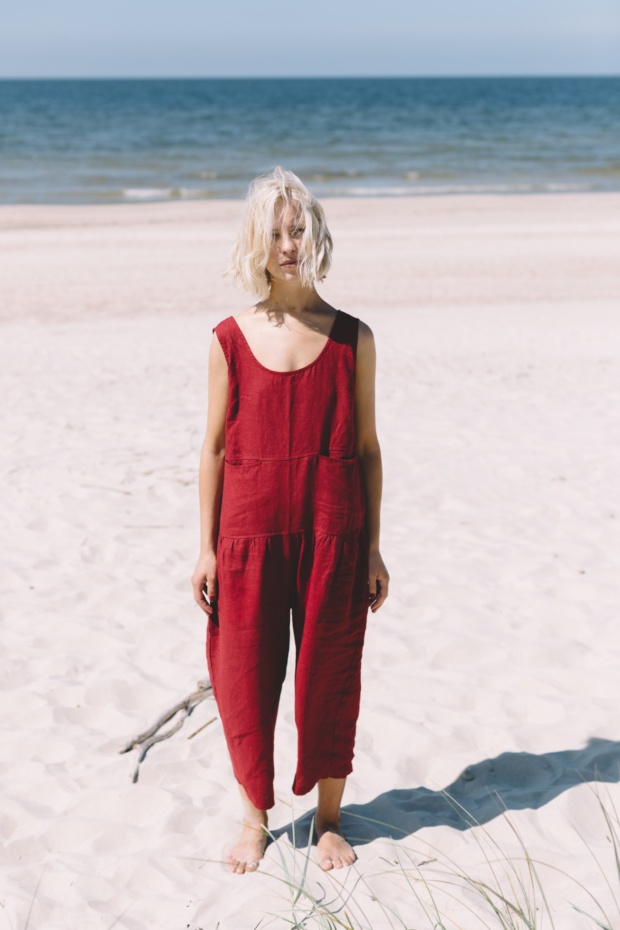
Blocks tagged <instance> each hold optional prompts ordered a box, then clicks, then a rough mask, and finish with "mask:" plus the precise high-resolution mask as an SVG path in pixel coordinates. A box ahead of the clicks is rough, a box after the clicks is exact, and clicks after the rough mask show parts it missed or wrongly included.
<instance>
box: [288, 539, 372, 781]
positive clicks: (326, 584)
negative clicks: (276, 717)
mask: <svg viewBox="0 0 620 930" xmlns="http://www.w3.org/2000/svg"><path fill="white" fill-rule="evenodd" d="M367 582H368V547H367V545H366V536H365V532H364V531H362V532H361V533H358V534H355V535H352V536H347V537H340V536H333V535H328V534H323V533H318V532H315V533H314V534H312V535H308V536H306V537H304V539H303V542H302V546H301V551H300V554H299V562H298V571H297V585H296V590H297V600H296V603H295V604H294V606H293V630H294V634H295V645H296V654H297V661H296V669H295V721H296V724H297V736H298V754H297V771H296V773H295V779H294V782H293V792H294V793H295V794H306V793H307V792H308V791H310V790H311V789H312V788H313V787H314V785H315V784H316V783H317V781H319V779H321V778H345V777H346V776H347V775H349V774H350V772H351V771H352V770H353V765H352V761H353V754H354V753H353V749H354V743H355V731H356V725H357V718H358V714H359V707H360V691H361V662H362V649H363V645H364V636H365V630H366V618H367V615H368V584H367Z"/></svg>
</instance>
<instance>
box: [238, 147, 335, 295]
mask: <svg viewBox="0 0 620 930" xmlns="http://www.w3.org/2000/svg"><path fill="white" fill-rule="evenodd" d="M288 204H293V205H294V206H295V207H296V210H297V215H298V217H300V218H301V217H303V219H304V221H305V223H304V225H305V231H304V234H303V237H302V240H301V247H300V250H299V266H298V267H299V277H300V279H301V281H302V283H303V284H305V285H306V286H308V287H309V286H312V285H313V284H314V283H315V282H316V281H323V280H324V278H325V277H326V275H327V272H328V271H329V268H330V265H331V260H332V248H333V243H332V237H331V235H330V232H329V229H328V228H327V223H326V222H325V214H324V212H323V207H322V206H321V204H320V203H319V202H318V200H317V199H316V198H315V197H314V196H313V195H312V194H311V193H310V191H309V190H308V188H307V187H306V185H305V184H304V183H303V182H302V181H301V180H300V179H299V178H298V177H297V175H296V174H293V172H292V171H286V170H285V169H284V168H281V167H280V166H279V165H277V166H276V167H275V168H273V169H272V170H271V171H269V172H267V173H266V174H261V175H259V176H258V177H257V178H255V179H254V180H253V181H252V183H251V184H250V188H249V190H248V194H247V197H246V202H245V212H244V216H243V220H242V223H241V229H240V230H239V234H238V236H237V239H236V242H235V244H234V246H233V250H232V256H231V260H230V264H229V266H228V268H227V269H226V271H225V272H224V274H229V275H232V277H233V278H234V279H235V281H236V282H237V283H238V284H239V285H240V286H241V288H242V289H243V290H244V291H249V292H250V293H251V294H255V295H257V296H258V297H260V298H261V300H263V299H264V298H266V297H268V296H269V292H270V290H271V284H270V281H269V273H268V272H267V268H266V265H267V261H268V259H269V250H270V248H271V241H272V239H271V237H272V232H273V225H274V222H275V220H276V218H277V215H278V213H279V212H280V209H281V208H282V209H284V208H285V207H286V206H287V205H288Z"/></svg>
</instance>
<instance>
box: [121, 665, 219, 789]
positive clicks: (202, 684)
mask: <svg viewBox="0 0 620 930" xmlns="http://www.w3.org/2000/svg"><path fill="white" fill-rule="evenodd" d="M212 692H213V689H212V687H211V682H210V681H209V680H208V679H207V678H203V679H202V680H201V681H199V682H198V685H197V690H196V691H193V692H192V693H191V694H190V695H188V696H187V697H186V698H184V699H183V700H182V701H179V703H178V704H175V705H174V707H171V708H170V710H167V711H166V712H165V713H164V714H162V715H161V716H160V717H158V719H157V720H156V721H155V723H154V724H153V726H151V727H149V729H148V730H145V731H144V733H140V735H139V736H136V737H134V738H133V739H132V740H131V741H130V742H129V743H127V745H126V746H125V747H124V748H123V749H120V750H119V752H120V753H124V752H130V751H131V750H132V749H137V748H139V749H140V755H139V756H138V761H137V763H136V767H135V769H134V773H133V778H132V781H133V783H134V784H135V783H136V782H137V781H138V777H139V774H140V763H141V762H143V761H144V759H145V758H146V754H147V752H148V751H149V749H150V748H151V746H154V745H155V743H160V742H161V741H162V740H165V739H169V737H171V736H173V735H174V734H175V733H177V732H178V731H179V730H180V729H181V727H182V726H183V724H184V722H185V720H186V718H187V717H189V716H190V714H191V713H192V711H193V710H194V708H195V707H197V705H198V704H200V703H201V701H204V700H205V699H206V698H208V697H210V695H211V694H212ZM179 712H181V716H180V717H179V719H178V720H177V721H176V723H175V724H173V726H171V727H170V728H169V729H168V730H165V731H164V732H162V733H158V730H161V728H162V727H163V726H164V724H166V723H168V721H169V720H172V718H173V717H174V716H176V714H178V713H179ZM216 719H217V718H216V717H214V718H213V720H216ZM213 720H209V721H208V723H205V724H204V726H202V727H200V729H199V730H196V731H195V732H194V733H192V734H191V735H192V736H195V735H196V733H199V732H200V730H203V729H204V727H206V726H208V724H209V723H213Z"/></svg>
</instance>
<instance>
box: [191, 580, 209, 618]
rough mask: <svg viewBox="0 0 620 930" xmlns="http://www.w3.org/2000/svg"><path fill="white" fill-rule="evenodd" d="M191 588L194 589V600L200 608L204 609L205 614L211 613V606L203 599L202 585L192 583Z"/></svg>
mask: <svg viewBox="0 0 620 930" xmlns="http://www.w3.org/2000/svg"><path fill="white" fill-rule="evenodd" d="M192 588H193V590H194V600H195V602H196V603H197V604H198V606H199V607H200V608H201V610H204V612H205V613H206V614H210V613H212V612H213V608H212V607H211V606H210V605H209V604H207V602H206V601H205V598H204V594H203V588H202V585H200V584H194V585H192Z"/></svg>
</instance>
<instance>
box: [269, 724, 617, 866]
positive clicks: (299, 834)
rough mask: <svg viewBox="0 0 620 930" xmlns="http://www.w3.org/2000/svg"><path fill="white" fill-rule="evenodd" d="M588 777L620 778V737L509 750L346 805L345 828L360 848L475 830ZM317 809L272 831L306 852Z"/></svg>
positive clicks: (545, 800) (590, 779) (593, 779)
mask: <svg viewBox="0 0 620 930" xmlns="http://www.w3.org/2000/svg"><path fill="white" fill-rule="evenodd" d="M584 782H620V742H616V741H614V740H606V739H596V738H593V739H591V740H590V741H589V742H588V744H587V746H586V747H585V748H584V749H566V750H563V751H561V752H548V753H543V754H542V755H539V756H537V755H534V754H533V753H529V752H504V753H502V754H501V755H500V756H497V757H496V758H495V759H485V760H483V761H482V762H476V763H474V764H472V765H468V766H467V768H466V769H465V770H464V771H463V772H461V774H460V775H459V777H458V778H457V779H456V781H454V782H453V783H452V784H451V785H448V786H447V788H444V789H441V790H438V791H431V790H430V789H429V788H404V789H393V790H391V791H386V792H385V793H384V794H380V795H379V796H378V797H376V798H374V799H373V800H372V801H368V802H367V803H366V804H349V805H347V806H345V807H343V808H342V811H341V814H342V820H341V825H342V829H343V832H344V834H345V836H346V837H347V839H348V840H349V842H350V843H352V844H353V845H355V846H361V845H363V844H365V843H370V842H372V841H373V840H376V839H378V838H379V837H389V838H392V839H403V838H404V837H406V836H409V835H410V834H412V833H415V832H416V830H419V829H420V828H422V827H439V826H449V827H454V829H456V830H468V829H469V828H470V827H472V826H474V825H476V824H483V823H487V822H488V821H489V820H492V819H493V818H494V817H497V816H498V815H499V814H501V813H502V812H503V811H511V810H523V809H525V808H532V809H536V808H539V807H542V806H543V805H545V804H547V803H548V802H549V801H551V800H553V798H555V797H557V796H558V795H559V794H561V793H562V792H563V791H566V790H567V789H568V788H572V787H574V786H575V785H580V784H583V783H584ZM314 813H315V811H314V810H312V811H309V812H308V813H307V814H304V815H303V816H302V817H300V818H299V819H298V820H296V821H295V822H294V823H289V824H287V825H286V826H284V827H280V828H279V829H277V830H271V831H270V832H271V834H272V836H273V838H274V839H275V840H277V839H278V838H279V837H280V836H283V835H284V834H285V833H286V834H288V837H289V840H290V841H291V843H292V844H293V845H294V846H296V847H297V848H298V849H299V848H305V847H307V846H308V842H309V830H310V823H311V820H312V817H313V815H314Z"/></svg>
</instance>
